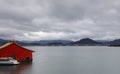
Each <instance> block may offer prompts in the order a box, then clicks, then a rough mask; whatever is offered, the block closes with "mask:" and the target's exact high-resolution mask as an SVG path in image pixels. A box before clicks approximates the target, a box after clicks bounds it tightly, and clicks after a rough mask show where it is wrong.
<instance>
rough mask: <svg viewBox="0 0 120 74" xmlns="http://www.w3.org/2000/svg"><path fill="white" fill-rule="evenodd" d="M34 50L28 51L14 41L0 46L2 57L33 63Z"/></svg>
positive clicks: (0, 55)
mask: <svg viewBox="0 0 120 74" xmlns="http://www.w3.org/2000/svg"><path fill="white" fill-rule="evenodd" d="M32 52H34V51H32V50H29V49H26V48H24V47H22V46H20V45H18V44H16V43H15V42H14V41H10V42H8V43H6V44H4V45H2V46H0V58H1V57H13V58H15V59H16V60H18V61H32Z"/></svg>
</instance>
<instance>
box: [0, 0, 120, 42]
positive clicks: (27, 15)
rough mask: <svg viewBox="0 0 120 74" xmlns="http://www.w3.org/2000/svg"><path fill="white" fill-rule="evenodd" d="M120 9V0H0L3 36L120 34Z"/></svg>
mask: <svg viewBox="0 0 120 74" xmlns="http://www.w3.org/2000/svg"><path fill="white" fill-rule="evenodd" d="M119 12H120V1H119V0H114V1H113V0H60V1H59V0H16V1H15V0H0V38H5V39H12V38H14V39H19V40H36V39H72V40H77V39H80V38H84V37H90V38H93V39H115V38H120V35H119V33H120V30H119V27H120V21H119V19H120V16H119ZM48 35H49V38H48Z"/></svg>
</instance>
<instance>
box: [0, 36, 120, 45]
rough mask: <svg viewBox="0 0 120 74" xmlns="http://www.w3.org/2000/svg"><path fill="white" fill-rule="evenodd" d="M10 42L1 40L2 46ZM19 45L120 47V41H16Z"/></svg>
mask: <svg viewBox="0 0 120 74" xmlns="http://www.w3.org/2000/svg"><path fill="white" fill-rule="evenodd" d="M8 41H10V40H4V39H0V45H3V44H5V43H7V42H8ZM15 42H16V43H17V44H20V45H25V46H27V45H28V46H30V45H36V46H38V45H40V46H61V45H62V46H75V45H78V46H86V45H87V46H88V45H90V46H91V45H92V46H94V45H111V44H117V45H120V39H115V40H113V41H109V40H93V39H90V38H83V39H80V40H78V41H71V40H39V41H17V40H15Z"/></svg>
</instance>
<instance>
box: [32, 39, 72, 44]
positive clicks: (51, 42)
mask: <svg viewBox="0 0 120 74" xmlns="http://www.w3.org/2000/svg"><path fill="white" fill-rule="evenodd" d="M72 42H73V41H70V40H40V41H33V42H31V43H32V44H39V45H48V44H70V43H72Z"/></svg>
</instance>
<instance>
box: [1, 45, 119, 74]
mask: <svg viewBox="0 0 120 74" xmlns="http://www.w3.org/2000/svg"><path fill="white" fill-rule="evenodd" d="M26 48H29V49H31V50H34V51H35V52H34V53H33V62H32V63H28V64H25V63H24V64H20V65H16V66H0V74H120V47H107V46H27V47H26Z"/></svg>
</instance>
